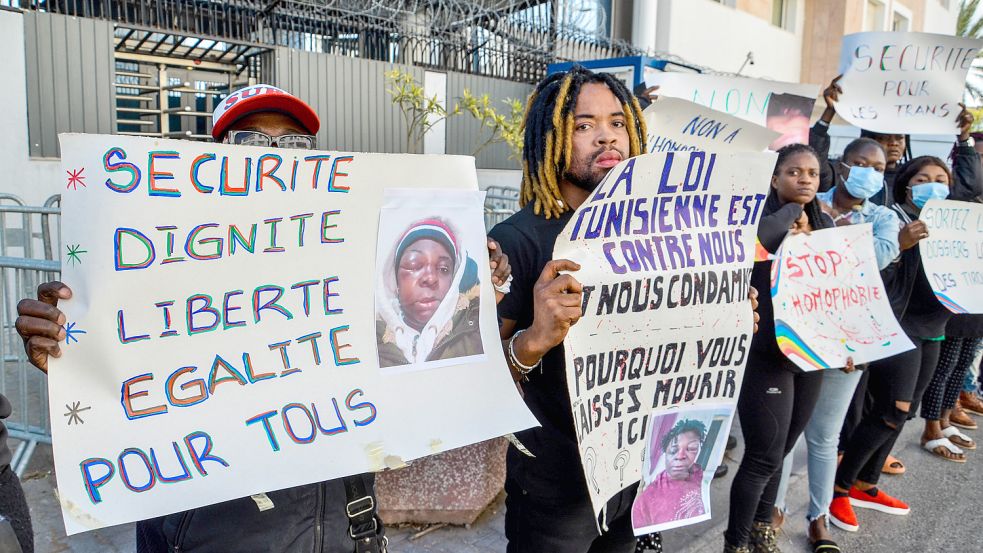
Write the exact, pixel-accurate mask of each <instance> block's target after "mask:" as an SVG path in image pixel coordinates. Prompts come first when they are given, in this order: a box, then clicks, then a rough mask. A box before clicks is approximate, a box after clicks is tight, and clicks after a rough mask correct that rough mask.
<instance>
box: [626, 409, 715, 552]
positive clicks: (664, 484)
mask: <svg viewBox="0 0 983 553" xmlns="http://www.w3.org/2000/svg"><path fill="white" fill-rule="evenodd" d="M732 413H733V407H732V406H696V407H685V408H682V409H672V410H661V411H654V412H653V413H652V414H651V415H650V418H649V426H648V434H647V437H648V439H647V447H646V450H645V451H646V453H647V454H646V457H645V459H644V463H643V467H642V481H641V483H640V484H639V488H638V495H636V497H635V503H634V505H633V506H632V512H631V514H632V527H633V528H634V529H635V534H636V535H642V534H646V533H651V532H658V531H661V530H668V529H670V528H678V527H680V526H685V525H688V524H695V523H697V522H700V521H703V520H707V519H709V518H710V481H711V480H712V479H713V473H714V471H715V470H716V469H717V465H719V464H720V462H721V460H722V458H723V451H724V448H725V446H726V444H727V434H728V431H729V430H730V418H731V415H732Z"/></svg>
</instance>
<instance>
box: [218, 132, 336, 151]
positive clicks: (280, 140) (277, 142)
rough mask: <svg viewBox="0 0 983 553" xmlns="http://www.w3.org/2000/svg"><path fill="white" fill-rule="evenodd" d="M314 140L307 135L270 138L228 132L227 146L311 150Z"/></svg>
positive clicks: (262, 134) (263, 135)
mask: <svg viewBox="0 0 983 553" xmlns="http://www.w3.org/2000/svg"><path fill="white" fill-rule="evenodd" d="M316 140H317V139H316V138H315V137H313V136H311V135H309V134H285V135H283V136H270V135H268V134H266V133H261V132H259V131H229V144H235V145H237V146H260V147H263V148H268V147H270V146H274V147H277V148H289V149H296V150H313V149H314V145H315V141H316Z"/></svg>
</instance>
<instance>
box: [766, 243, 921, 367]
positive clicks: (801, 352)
mask: <svg viewBox="0 0 983 553" xmlns="http://www.w3.org/2000/svg"><path fill="white" fill-rule="evenodd" d="M771 294H772V298H773V299H772V305H773V307H774V312H775V340H776V341H777V342H778V348H779V349H780V350H781V351H782V353H784V354H785V356H786V357H788V358H789V359H790V360H791V361H792V362H793V363H795V364H796V365H797V366H798V367H799V368H800V369H802V370H804V371H814V370H819V369H838V368H842V367H845V366H846V364H847V358H848V357H852V358H853V362H854V363H855V364H858V365H859V364H861V363H868V362H870V361H876V360H878V359H884V358H886V357H891V356H892V355H896V354H898V353H901V352H904V351H908V350H910V349H912V348H914V347H915V346H914V344H912V343H911V340H909V339H908V336H907V335H905V333H904V331H903V330H901V325H900V324H898V320H897V319H896V318H895V317H894V313H893V312H892V311H891V303H890V300H888V297H887V292H886V291H885V289H884V283H883V281H882V280H881V275H880V272H879V271H878V268H877V258H876V256H875V254H874V234H873V226H872V225H870V224H863V225H845V226H841V227H836V228H831V229H823V230H817V231H815V232H813V233H811V234H795V235H791V234H790V235H789V236H787V237H786V238H785V240H784V241H783V242H782V245H781V247H780V248H779V249H778V252H777V253H776V254H775V261H774V262H773V263H772V268H771Z"/></svg>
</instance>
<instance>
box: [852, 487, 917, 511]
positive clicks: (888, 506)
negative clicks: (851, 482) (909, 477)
mask: <svg viewBox="0 0 983 553" xmlns="http://www.w3.org/2000/svg"><path fill="white" fill-rule="evenodd" d="M850 504H851V505H853V506H854V507H860V508H862V509H873V510H875V511H880V512H882V513H887V514H889V515H907V514H908V512H909V511H911V509H909V508H908V504H907V503H905V502H904V501H901V500H900V499H895V498H893V497H891V496H889V495H887V494H886V493H884V490H877V495H870V494H869V493H867V492H862V491H860V490H858V489H857V488H856V487H852V488H850Z"/></svg>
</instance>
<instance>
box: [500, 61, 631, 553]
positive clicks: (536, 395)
mask: <svg viewBox="0 0 983 553" xmlns="http://www.w3.org/2000/svg"><path fill="white" fill-rule="evenodd" d="M524 132H525V135H524V136H525V143H524V148H523V156H522V186H521V194H520V202H521V204H522V206H523V207H522V209H521V210H520V211H519V212H518V213H516V214H515V215H513V216H512V217H510V218H509V219H507V220H505V221H504V222H502V223H500V224H499V225H497V226H496V227H495V228H494V229H492V231H491V233H490V234H491V237H492V238H494V239H495V240H497V241H498V242H499V243H500V244H501V246H502V250H503V252H504V253H505V254H506V255H508V257H509V263H510V265H511V266H512V277H513V279H514V280H513V283H512V291H511V293H510V294H508V295H507V296H506V297H505V298H504V299H503V300H502V302H501V303H500V304H499V305H498V313H499V316H500V318H501V322H502V324H501V337H502V340H503V347H504V349H505V352H506V357H507V358H508V360H509V365H510V368H511V370H512V373H513V376H514V378H515V379H516V380H517V381H521V386H522V391H523V394H524V399H525V402H526V404H527V405H528V406H529V409H530V410H531V411H532V412H533V414H534V415H535V416H536V418H537V419H538V420H539V423H540V426H539V427H536V428H531V429H529V430H525V431H522V432H518V433H516V437H517V438H518V440H519V442H521V444H522V445H523V446H524V448H523V449H524V450H526V451H528V453H529V454H531V455H529V454H527V453H525V452H523V451H522V450H520V449H519V448H518V447H516V446H515V445H512V446H510V448H509V451H508V457H507V460H506V466H507V473H506V483H505V488H506V491H507V492H508V497H507V499H506V513H505V535H506V537H507V538H508V542H509V543H508V551H509V552H510V553H516V552H526V551H530V552H531V551H535V552H540V551H550V552H557V553H568V552H569V553H587V552H601V551H604V552H611V553H620V552H624V553H630V552H633V551H634V550H635V536H634V535H633V531H632V527H631V518H630V512H631V506H632V501H633V500H634V497H635V489H636V486H631V487H629V488H627V489H626V490H624V491H622V492H621V493H619V494H618V495H616V496H615V497H614V498H612V499H611V501H609V502H608V504H607V508H606V509H605V511H604V516H603V520H601V521H600V523H601V524H600V526H601V528H602V529H605V531H604V533H603V534H602V535H600V536H599V535H598V533H597V530H596V529H597V527H598V525H597V524H596V523H595V518H594V511H593V508H592V507H591V502H590V497H589V495H588V492H587V482H586V480H585V478H584V474H583V470H582V469H581V464H580V453H579V450H578V448H577V438H576V435H575V433H574V423H573V417H572V415H571V408H570V397H569V395H568V394H567V386H566V377H565V374H566V372H565V369H564V355H563V340H564V338H565V337H566V334H567V330H568V329H569V328H570V326H571V325H573V324H575V323H576V322H577V320H578V319H579V318H580V314H581V311H580V305H581V299H582V297H581V291H582V287H581V285H580V283H579V282H578V281H577V279H576V278H575V276H574V274H570V273H575V272H576V271H577V270H578V269H579V266H578V265H577V264H575V263H573V262H571V261H568V260H562V259H558V260H553V245H554V242H555V241H556V237H557V235H559V233H560V231H561V230H562V229H563V227H564V226H565V225H566V224H567V222H568V221H569V220H570V218H571V216H572V215H573V212H574V210H575V209H576V208H577V207H578V206H580V205H581V204H583V203H584V202H585V201H586V200H587V198H588V196H589V195H590V193H591V192H592V191H593V190H594V188H595V187H596V186H597V185H598V183H599V182H600V181H601V179H603V178H604V176H605V175H606V174H607V172H608V171H609V170H610V169H611V168H612V167H614V166H615V165H617V164H618V163H619V162H620V161H621V160H623V159H626V158H628V157H631V156H636V155H639V154H641V153H642V152H644V151H645V124H644V122H643V119H642V113H641V108H640V106H639V105H638V102H637V100H635V98H634V97H633V96H632V94H631V92H629V91H628V89H627V88H626V87H625V86H624V84H623V83H621V81H619V80H618V79H617V78H615V77H613V76H611V75H608V74H604V73H593V72H591V71H588V70H586V69H583V68H581V67H575V68H573V69H571V70H570V71H567V72H564V73H557V74H554V75H550V76H548V77H546V78H545V79H544V80H543V81H542V82H540V83H539V85H538V86H537V87H536V89H535V90H534V91H533V93H532V95H531V97H530V98H529V102H528V105H527V107H526V114H525V119H524ZM561 272H563V273H567V274H562V275H561Z"/></svg>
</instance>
